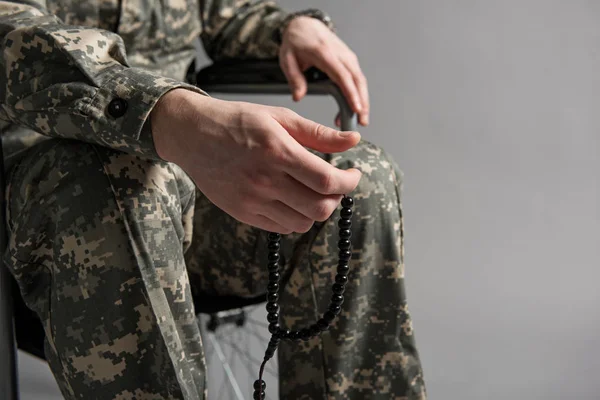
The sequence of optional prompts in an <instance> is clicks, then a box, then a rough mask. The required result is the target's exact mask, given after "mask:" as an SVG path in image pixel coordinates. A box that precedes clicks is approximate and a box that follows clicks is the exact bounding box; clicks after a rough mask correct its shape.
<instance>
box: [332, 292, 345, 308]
mask: <svg viewBox="0 0 600 400" xmlns="http://www.w3.org/2000/svg"><path fill="white" fill-rule="evenodd" d="M343 302H344V296H342V295H341V294H332V295H331V304H336V305H338V306H341V305H342V303H343Z"/></svg>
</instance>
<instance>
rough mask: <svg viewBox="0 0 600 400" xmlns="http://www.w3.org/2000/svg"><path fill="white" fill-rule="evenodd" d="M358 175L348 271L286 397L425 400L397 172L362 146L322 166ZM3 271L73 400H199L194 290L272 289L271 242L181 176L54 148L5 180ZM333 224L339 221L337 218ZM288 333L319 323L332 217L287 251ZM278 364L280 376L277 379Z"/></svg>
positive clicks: (294, 359) (285, 245) (292, 372)
mask: <svg viewBox="0 0 600 400" xmlns="http://www.w3.org/2000/svg"><path fill="white" fill-rule="evenodd" d="M322 156H323V157H324V158H325V159H326V160H327V161H329V162H330V163H332V164H333V165H336V166H338V167H340V168H349V167H353V166H354V167H357V168H359V169H360V170H361V171H362V172H363V177H362V180H361V182H360V184H359V186H358V188H357V189H356V191H355V192H354V193H352V195H353V196H354V199H355V204H356V205H355V214H354V220H353V236H352V243H353V258H352V261H351V264H350V267H351V270H350V275H349V283H348V285H347V290H346V293H345V301H344V303H343V306H342V312H341V314H340V316H339V318H338V319H336V321H335V323H334V324H333V326H332V327H331V329H330V330H329V331H328V332H325V333H324V334H323V335H322V336H321V337H318V338H313V339H311V340H309V341H307V342H301V343H289V342H286V341H284V342H282V343H281V344H280V348H279V351H278V353H279V354H278V356H279V362H280V364H279V365H280V394H281V397H282V398H284V399H425V397H426V395H425V388H424V384H423V377H422V369H421V366H420V362H419V358H418V354H417V350H416V348H415V341H414V336H413V328H412V323H411V318H410V315H409V312H408V309H407V303H406V296H405V289H404V265H403V225H402V223H403V222H402V212H401V203H400V180H401V175H400V171H399V170H398V168H397V167H396V164H395V163H394V162H393V161H392V160H391V159H390V158H389V157H388V156H387V155H386V154H385V153H384V152H383V151H382V150H381V149H379V148H378V147H375V146H373V145H371V144H369V143H367V142H364V141H363V142H361V143H360V144H359V145H358V146H356V147H355V148H353V149H351V150H350V151H347V152H345V153H341V154H336V155H327V156H326V155H322ZM7 207H8V213H9V217H8V219H9V231H10V238H9V239H10V240H9V249H8V250H7V253H6V255H5V262H6V263H7V265H8V266H9V268H10V270H11V272H12V273H13V275H14V276H15V277H16V279H17V281H18V282H19V285H20V288H21V292H22V295H23V297H24V299H25V301H26V303H27V305H28V306H29V307H30V308H31V309H33V310H34V311H35V312H36V313H37V315H38V316H39V318H40V320H41V321H42V324H43V326H44V329H45V334H46V343H45V351H46V356H47V358H48V360H49V364H50V368H51V369H52V372H53V374H54V376H55V377H56V380H57V382H58V384H59V386H60V389H61V391H62V393H63V395H64V396H65V398H67V399H86V400H87V399H103V400H104V399H122V400H133V399H137V400H141V399H194V400H195V399H201V398H205V397H206V378H205V376H206V374H205V368H206V367H205V360H204V352H203V347H202V341H201V337H200V332H199V327H198V325H197V323H196V319H195V312H194V303H193V298H194V295H195V294H197V293H211V294H222V295H226V294H235V295H242V296H250V295H256V294H259V293H264V292H265V291H266V283H267V273H266V261H265V258H266V253H267V252H266V246H265V244H266V232H263V231H261V230H259V229H255V228H252V227H250V226H247V225H244V224H241V223H239V222H237V221H235V220H234V219H232V218H231V217H230V216H228V215H227V214H225V213H224V212H222V211H221V210H220V209H218V208H217V207H216V206H214V205H213V204H211V203H210V202H209V201H208V200H207V199H206V197H204V196H203V195H202V194H201V193H199V192H198V191H197V190H196V188H195V186H194V184H193V182H192V181H191V180H190V179H189V177H188V176H187V175H186V174H185V173H184V172H183V171H182V170H181V169H180V168H178V167H177V166H175V165H173V164H169V163H165V162H161V161H155V160H145V159H140V158H138V157H135V156H132V155H128V154H124V153H119V152H115V151H112V150H109V149H106V148H102V147H97V146H94V145H90V144H86V143H82V142H77V141H71V140H63V139H52V140H48V141H45V142H42V143H41V144H37V145H35V146H34V147H33V148H32V149H31V150H29V152H28V154H27V155H26V156H25V157H24V158H23V159H22V160H21V161H20V162H19V163H18V164H17V165H16V166H15V167H14V168H13V169H12V172H11V175H10V178H9V187H8V206H7ZM334 215H335V216H337V215H338V214H337V213H336V214H334ZM282 255H283V258H284V260H285V261H284V263H285V265H284V267H283V268H284V273H283V276H284V280H283V282H284V283H283V287H282V289H281V290H280V292H281V296H280V304H281V307H282V312H281V314H282V321H281V323H282V324H283V325H285V326H286V327H288V328H291V329H298V328H299V327H303V326H305V325H308V324H310V323H313V322H314V321H315V320H316V319H317V318H318V317H319V315H320V314H321V313H322V312H323V311H325V310H326V308H327V305H328V302H329V298H330V296H331V289H330V288H331V285H332V282H333V278H334V276H335V269H336V268H335V266H336V263H337V227H336V223H335V221H334V218H331V219H330V220H328V221H326V222H324V223H318V224H315V226H314V227H313V228H312V229H311V230H310V231H309V232H308V233H306V234H294V235H288V236H285V237H284V239H283V242H282ZM284 366H285V367H284Z"/></svg>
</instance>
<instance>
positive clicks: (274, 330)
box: [269, 322, 279, 335]
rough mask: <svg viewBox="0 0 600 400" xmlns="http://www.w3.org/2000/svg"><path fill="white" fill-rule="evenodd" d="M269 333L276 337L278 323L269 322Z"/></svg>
mask: <svg viewBox="0 0 600 400" xmlns="http://www.w3.org/2000/svg"><path fill="white" fill-rule="evenodd" d="M269 332H271V334H273V335H276V334H277V333H278V332H279V323H278V322H271V323H270V324H269Z"/></svg>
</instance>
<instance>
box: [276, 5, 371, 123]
mask: <svg viewBox="0 0 600 400" xmlns="http://www.w3.org/2000/svg"><path fill="white" fill-rule="evenodd" d="M279 63H280V65H281V69H282V70H283V72H284V73H285V75H286V77H287V79H288V82H289V83H290V87H291V89H292V96H293V98H294V100H295V101H299V100H300V99H302V97H304V95H305V94H306V79H305V78H304V75H303V74H302V72H303V71H305V70H307V69H308V68H310V67H313V66H314V67H317V68H319V69H320V70H321V71H323V72H325V73H326V74H327V75H328V76H329V78H330V79H331V80H332V81H333V82H335V83H336V84H337V85H338V86H339V87H340V88H341V89H342V92H343V93H344V95H345V96H346V99H348V103H349V104H350V106H351V107H352V109H353V110H354V112H356V113H357V114H358V122H359V123H360V124H361V125H363V126H364V125H367V124H368V123H369V90H368V88H367V79H366V78H365V76H364V75H363V73H362V71H361V69H360V65H359V64H358V58H357V57H356V54H354V53H353V52H352V50H350V49H349V48H348V46H346V44H345V43H344V42H342V41H341V40H340V38H338V37H337V36H336V35H335V34H334V33H333V32H331V30H329V28H328V27H327V26H325V24H323V23H322V22H321V21H319V20H317V19H314V18H311V17H304V16H301V17H296V18H294V19H293V20H292V21H291V22H290V24H289V25H288V26H287V28H286V29H285V31H284V33H283V37H282V43H281V48H280V50H279ZM336 124H337V125H338V126H339V120H337V118H336Z"/></svg>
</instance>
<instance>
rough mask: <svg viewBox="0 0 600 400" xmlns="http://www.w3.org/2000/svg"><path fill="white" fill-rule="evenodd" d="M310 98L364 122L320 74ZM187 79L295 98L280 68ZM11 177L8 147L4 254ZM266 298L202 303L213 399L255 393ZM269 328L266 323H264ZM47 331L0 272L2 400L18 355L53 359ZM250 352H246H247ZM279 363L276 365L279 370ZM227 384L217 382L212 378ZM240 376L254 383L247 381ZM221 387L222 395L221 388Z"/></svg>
mask: <svg viewBox="0 0 600 400" xmlns="http://www.w3.org/2000/svg"><path fill="white" fill-rule="evenodd" d="M305 76H306V78H307V82H308V90H307V94H308V95H331V96H333V98H334V99H335V101H336V102H337V105H338V107H339V111H340V120H341V128H342V130H356V115H355V114H354V113H353V111H352V109H351V108H350V106H349V104H348V103H347V102H346V100H345V98H344V96H343V94H342V92H341V90H340V89H339V88H338V87H337V86H336V85H335V84H333V82H331V81H330V80H329V79H328V78H327V76H326V75H325V74H324V73H322V72H321V71H319V70H317V69H314V68H312V69H309V70H307V71H306V72H305ZM187 80H188V81H189V82H190V83H192V84H195V85H197V86H199V87H200V88H202V89H204V90H205V91H206V92H208V93H210V94H268V95H284V94H289V86H288V84H287V80H286V78H285V76H284V75H283V73H282V72H281V69H280V68H279V65H278V63H277V61H244V62H240V61H235V62H219V63H214V64H212V65H210V66H208V67H205V68H203V69H201V70H200V71H196V68H195V67H194V65H192V66H191V67H190V69H189V71H188V74H187ZM5 185H6V176H5V171H4V165H3V152H2V143H1V141H0V199H1V200H0V201H1V204H0V224H1V226H0V250H1V254H4V251H5V249H6V246H7V232H6V214H5V213H6V208H5V207H6V204H5V201H6V199H5V192H4V191H5ZM265 302H266V294H265V295H260V296H256V297H252V298H246V297H237V296H216V297H215V296H208V295H206V296H202V295H201V296H198V297H197V298H195V299H194V304H195V308H196V313H197V316H198V318H197V319H198V323H199V324H200V328H201V332H202V337H203V342H204V347H205V353H206V359H207V373H208V380H209V387H208V391H209V396H210V398H217V397H216V394H218V395H219V396H220V397H218V398H226V399H235V400H242V399H245V398H246V396H245V395H244V393H245V394H248V393H252V390H251V387H252V382H253V381H254V379H256V374H257V372H258V367H259V366H260V363H261V362H262V359H261V357H262V356H253V355H252V354H251V352H250V351H249V350H250V349H252V348H258V349H259V350H260V352H259V354H261V353H262V352H263V351H264V349H265V348H266V347H267V342H268V339H269V333H268V330H267V323H266V320H265V315H266V311H265V310H264V306H263V303H265ZM263 321H264V322H263ZM43 341H44V331H43V329H42V326H41V323H40V322H39V320H38V319H37V317H36V315H35V314H34V313H33V312H32V311H31V310H29V309H28V308H27V307H26V306H25V304H24V302H23V300H22V299H21V296H20V295H19V289H18V286H17V283H16V281H15V280H14V279H13V277H12V276H11V275H10V273H9V271H8V270H7V268H5V267H4V265H0V399H3V400H18V399H19V389H18V376H17V359H16V350H17V348H18V349H20V350H21V351H23V352H26V353H29V354H31V355H33V356H35V357H37V358H40V359H42V360H45V356H44V345H43ZM244 347H245V348H244ZM274 364H275V363H273V362H272V363H271V365H274ZM266 372H267V374H269V375H271V376H270V377H269V378H268V379H269V380H270V381H271V382H273V381H274V380H275V379H277V367H274V368H273V367H270V368H268V369H267V370H266ZM213 375H216V376H220V377H222V378H221V380H222V382H214V381H213V380H212V379H211V376H213ZM240 376H245V377H249V378H248V379H246V381H247V382H246V381H244V382H242V381H241V379H240ZM217 386H220V388H219V389H218V391H215V390H214V389H215V388H216V387H217ZM270 389H271V392H269V393H267V396H268V397H267V398H277V394H276V393H274V391H276V390H277V385H270Z"/></svg>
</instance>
